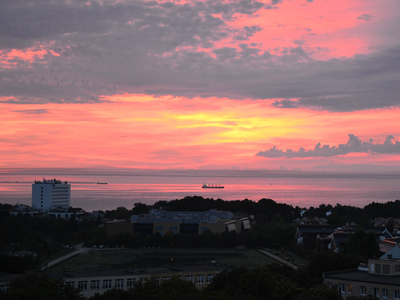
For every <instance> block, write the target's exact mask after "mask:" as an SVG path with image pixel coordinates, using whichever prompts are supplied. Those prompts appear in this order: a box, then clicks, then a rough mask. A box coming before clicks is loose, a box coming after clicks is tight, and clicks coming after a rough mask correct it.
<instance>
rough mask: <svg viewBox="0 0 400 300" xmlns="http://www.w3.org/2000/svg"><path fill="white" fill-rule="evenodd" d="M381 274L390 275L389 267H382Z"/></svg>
mask: <svg viewBox="0 0 400 300" xmlns="http://www.w3.org/2000/svg"><path fill="white" fill-rule="evenodd" d="M382 273H383V274H390V265H383V268H382Z"/></svg>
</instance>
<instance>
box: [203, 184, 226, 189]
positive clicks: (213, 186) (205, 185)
mask: <svg viewBox="0 0 400 300" xmlns="http://www.w3.org/2000/svg"><path fill="white" fill-rule="evenodd" d="M202 188H203V189H223V188H225V187H224V186H223V185H220V184H212V183H204V184H203V186H202Z"/></svg>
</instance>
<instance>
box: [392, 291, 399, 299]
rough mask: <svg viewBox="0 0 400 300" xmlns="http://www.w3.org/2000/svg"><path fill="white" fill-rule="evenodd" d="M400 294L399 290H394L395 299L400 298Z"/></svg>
mask: <svg viewBox="0 0 400 300" xmlns="http://www.w3.org/2000/svg"><path fill="white" fill-rule="evenodd" d="M399 296H400V292H399V290H394V291H393V298H394V299H399Z"/></svg>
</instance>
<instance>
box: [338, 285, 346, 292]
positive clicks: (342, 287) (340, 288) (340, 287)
mask: <svg viewBox="0 0 400 300" xmlns="http://www.w3.org/2000/svg"><path fill="white" fill-rule="evenodd" d="M338 288H339V293H344V292H345V291H344V284H343V283H341V284H339V286H338Z"/></svg>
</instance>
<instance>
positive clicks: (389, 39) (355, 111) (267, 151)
mask: <svg viewBox="0 0 400 300" xmlns="http://www.w3.org/2000/svg"><path fill="white" fill-rule="evenodd" d="M0 28H1V30H0V126H1V127H0V128H1V130H0V168H49V167H51V168H99V167H118V168H143V169H211V170H213V169H234V170H235V169H287V170H298V169H302V170H328V171H329V170H364V171H396V170H398V168H399V166H400V142H399V140H400V121H399V120H398V119H399V116H400V31H399V30H398V28H400V1H397V0H380V1H372V0H346V1H337V0H336V1H334V0H267V1H256V0H242V1H218V0H209V1H197V0H196V1H140V0H135V1H129V0H98V1H81V0H67V1H64V0H32V1H16V0H2V1H0Z"/></svg>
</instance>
